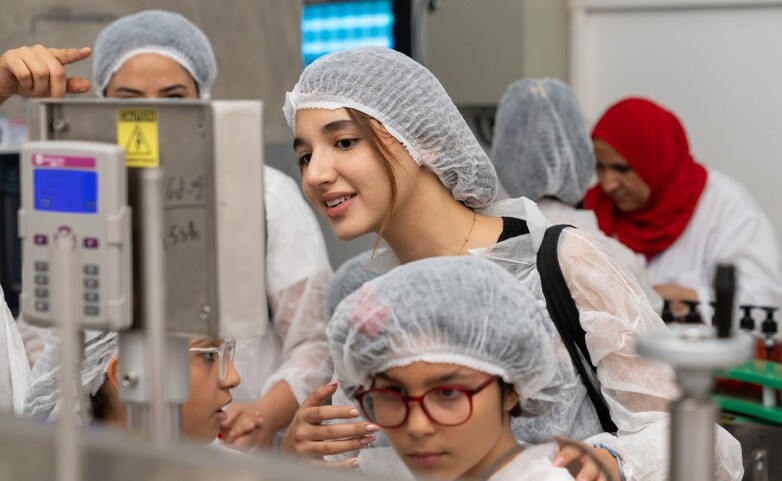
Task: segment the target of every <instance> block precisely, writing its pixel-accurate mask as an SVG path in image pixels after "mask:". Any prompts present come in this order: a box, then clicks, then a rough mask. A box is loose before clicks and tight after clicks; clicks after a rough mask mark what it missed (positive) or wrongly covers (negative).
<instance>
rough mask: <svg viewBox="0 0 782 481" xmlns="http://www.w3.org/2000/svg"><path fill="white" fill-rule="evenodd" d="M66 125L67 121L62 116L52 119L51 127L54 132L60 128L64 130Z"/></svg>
mask: <svg viewBox="0 0 782 481" xmlns="http://www.w3.org/2000/svg"><path fill="white" fill-rule="evenodd" d="M67 126H68V122H66V121H65V119H64V118H62V117H58V118H56V119H54V120H52V129H53V130H54V131H55V132H60V131H61V130H65V128H66V127H67Z"/></svg>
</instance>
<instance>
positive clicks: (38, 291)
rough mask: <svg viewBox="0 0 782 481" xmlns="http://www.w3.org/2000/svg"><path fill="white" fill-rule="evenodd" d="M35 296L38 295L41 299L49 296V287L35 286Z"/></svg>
mask: <svg viewBox="0 0 782 481" xmlns="http://www.w3.org/2000/svg"><path fill="white" fill-rule="evenodd" d="M35 297H40V298H41V299H46V298H47V297H49V289H47V288H45V287H36V288H35Z"/></svg>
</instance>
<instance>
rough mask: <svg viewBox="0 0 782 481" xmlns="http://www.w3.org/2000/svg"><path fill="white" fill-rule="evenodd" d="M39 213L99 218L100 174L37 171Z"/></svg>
mask: <svg viewBox="0 0 782 481" xmlns="http://www.w3.org/2000/svg"><path fill="white" fill-rule="evenodd" d="M34 174H35V175H34V179H33V182H34V185H35V188H34V190H35V210H41V211H48V212H68V213H73V214H95V213H97V212H98V173H97V172H94V171H81V170H63V169H36V170H35V172H34Z"/></svg>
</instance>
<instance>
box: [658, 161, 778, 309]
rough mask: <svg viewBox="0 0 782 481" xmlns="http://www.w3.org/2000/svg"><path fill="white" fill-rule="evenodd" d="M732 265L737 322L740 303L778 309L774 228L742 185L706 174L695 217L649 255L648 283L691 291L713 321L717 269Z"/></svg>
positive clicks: (718, 173)
mask: <svg viewBox="0 0 782 481" xmlns="http://www.w3.org/2000/svg"><path fill="white" fill-rule="evenodd" d="M723 262H730V263H733V264H735V265H736V269H737V272H736V284H737V285H736V287H737V290H736V298H735V305H736V306H737V311H736V314H735V315H734V319H738V306H739V305H740V304H753V305H760V306H777V307H782V274H781V273H780V265H779V250H778V244H777V239H776V235H775V234H774V228H773V226H772V225H771V222H770V221H769V219H768V217H766V215H765V214H764V213H763V211H761V209H760V207H759V206H758V205H757V204H756V203H755V201H754V200H753V199H752V196H750V194H749V192H747V190H746V189H744V187H742V186H741V185H740V184H739V183H738V182H736V181H734V180H733V179H731V178H730V177H728V176H726V175H724V174H722V173H720V172H717V171H714V170H709V176H708V181H707V182H706V187H705V188H704V190H703V193H702V194H701V198H700V199H699V200H698V205H697V206H696V208H695V213H694V214H693V216H692V219H690V222H689V224H687V227H686V228H685V229H684V232H682V234H681V235H680V236H679V238H678V239H676V241H675V242H674V243H673V244H672V245H671V246H670V247H668V248H667V249H666V250H665V251H663V252H661V253H660V254H657V255H656V256H655V257H653V258H652V259H651V260H650V261H649V263H648V265H647V272H648V273H649V281H650V282H651V283H652V285H657V284H669V283H673V284H681V285H683V286H686V287H690V288H692V289H695V290H696V291H697V292H698V299H699V300H700V301H701V305H700V307H701V312H702V313H703V314H704V319H705V320H706V322H711V317H712V309H711V307H710V306H709V301H711V300H713V299H714V294H713V290H712V285H713V282H714V280H713V279H714V273H715V271H716V268H717V265H718V264H720V263H723Z"/></svg>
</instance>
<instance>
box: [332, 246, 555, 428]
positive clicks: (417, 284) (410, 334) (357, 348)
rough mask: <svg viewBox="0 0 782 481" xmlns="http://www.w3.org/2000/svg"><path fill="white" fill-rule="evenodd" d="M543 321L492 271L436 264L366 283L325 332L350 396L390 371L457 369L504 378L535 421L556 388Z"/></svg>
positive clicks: (453, 260)
mask: <svg viewBox="0 0 782 481" xmlns="http://www.w3.org/2000/svg"><path fill="white" fill-rule="evenodd" d="M545 319H546V317H545V316H544V314H543V313H542V312H541V308H540V306H539V305H538V304H537V302H536V301H535V298H534V297H533V295H532V293H530V292H529V291H528V290H527V289H526V288H525V287H523V286H522V285H521V283H519V282H518V281H517V280H516V279H514V278H513V276H511V275H510V274H509V273H508V272H507V271H505V270H504V269H502V268H501V267H499V266H497V265H496V264H494V263H492V262H491V261H488V260H486V259H483V258H480V257H473V256H460V257H435V258H429V259H425V260H421V261H416V262H411V263H408V264H405V265H402V266H400V267H397V268H395V269H393V270H391V271H390V272H388V273H387V274H384V275H382V276H380V277H378V278H376V279H374V280H371V281H369V282H367V283H365V284H364V285H363V286H362V287H361V288H359V289H358V290H357V291H356V292H354V293H353V294H351V295H350V296H348V297H347V298H345V300H343V301H342V302H341V303H340V304H339V306H338V307H337V310H336V312H335V313H334V316H333V317H332V319H331V322H330V323H329V324H328V328H327V332H328V336H329V346H330V350H331V355H332V358H333V360H334V367H335V370H336V373H337V378H338V380H339V382H340V386H341V387H342V388H343V389H344V391H345V393H346V394H347V395H348V396H351V395H352V394H353V393H354V392H355V391H356V389H358V388H359V387H360V386H363V387H364V388H367V387H369V386H370V385H371V382H372V378H373V377H374V376H375V375H377V374H379V373H382V372H384V371H386V370H388V369H391V368H394V367H401V366H406V365H409V364H412V363H414V362H418V361H425V362H431V363H445V364H456V365H461V366H465V367H468V368H471V369H475V370H477V371H481V372H485V373H488V374H494V375H497V376H500V377H502V379H503V380H505V381H506V382H507V383H509V384H511V385H513V386H514V387H515V390H516V392H517V393H518V394H519V396H520V403H521V407H522V411H523V412H524V413H525V414H526V415H536V414H540V413H542V412H543V411H545V409H546V408H547V407H548V406H549V404H550V403H551V402H552V400H553V398H552V397H551V394H553V393H554V392H555V391H554V390H555V389H557V387H558V385H559V382H560V381H559V380H560V375H559V373H558V370H557V364H556V359H555V356H554V350H553V348H552V345H551V337H550V335H549V333H548V331H547V330H546V327H545V325H544V323H545V322H546V320H545Z"/></svg>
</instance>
